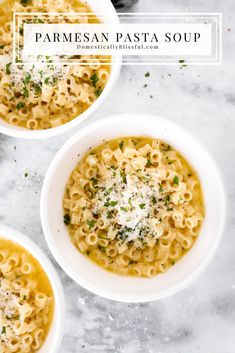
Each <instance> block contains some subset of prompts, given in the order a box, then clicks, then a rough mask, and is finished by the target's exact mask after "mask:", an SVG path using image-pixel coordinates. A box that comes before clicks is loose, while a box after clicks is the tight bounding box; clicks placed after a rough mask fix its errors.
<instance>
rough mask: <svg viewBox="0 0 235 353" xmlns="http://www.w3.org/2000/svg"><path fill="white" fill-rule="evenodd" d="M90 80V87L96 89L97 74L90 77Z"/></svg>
mask: <svg viewBox="0 0 235 353" xmlns="http://www.w3.org/2000/svg"><path fill="white" fill-rule="evenodd" d="M90 80H91V83H92V86H93V87H96V84H97V83H98V81H99V77H98V76H97V74H94V75H92V76H91V78H90Z"/></svg>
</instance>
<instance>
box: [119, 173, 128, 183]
mask: <svg viewBox="0 0 235 353" xmlns="http://www.w3.org/2000/svg"><path fill="white" fill-rule="evenodd" d="M120 175H121V177H122V181H123V183H124V184H127V180H126V174H125V172H123V171H121V172H120Z"/></svg>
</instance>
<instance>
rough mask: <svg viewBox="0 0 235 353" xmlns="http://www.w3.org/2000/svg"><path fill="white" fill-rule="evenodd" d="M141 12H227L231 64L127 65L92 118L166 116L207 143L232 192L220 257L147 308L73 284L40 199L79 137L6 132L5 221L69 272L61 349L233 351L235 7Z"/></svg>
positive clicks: (0, 165)
mask: <svg viewBox="0 0 235 353" xmlns="http://www.w3.org/2000/svg"><path fill="white" fill-rule="evenodd" d="M132 10H133V11H144V12H147V11H155V12H184V11H186V12H188V11H193V12H200V11H202V12H203V11H208V12H209V11H214V12H220V11H221V12H222V13H223V65H221V66H194V67H193V66H192V67H184V68H182V69H180V67H167V66H155V67H131V66H130V67H123V69H122V73H121V76H120V78H119V81H118V84H117V86H116V88H115V89H114V90H113V92H112V94H111V97H110V99H109V101H108V102H106V103H105V104H104V106H103V107H102V108H101V109H99V111H97V113H96V114H95V115H94V116H93V117H92V119H91V120H93V119H98V118H101V117H103V116H106V115H108V114H112V113H122V112H145V113H153V114H158V115H162V116H164V117H166V118H168V119H171V120H173V121H175V122H178V123H180V124H182V125H184V126H185V127H186V128H188V129H189V130H191V131H192V132H193V133H194V134H195V135H196V136H197V137H198V138H199V139H200V140H201V141H202V142H203V143H204V144H205V145H206V146H207V147H208V149H209V150H210V151H211V152H212V153H213V155H214V156H215V158H216V160H217V162H218V164H219V165H220V167H221V169H222V171H223V174H224V178H225V183H226V187H227V190H228V218H227V227H226V230H225V232H224V237H223V240H222V242H221V245H220V247H219V250H218V252H217V254H216V256H215V257H214V259H213V261H212V262H211V263H210V265H209V267H208V269H207V270H206V271H205V272H204V273H203V275H201V277H200V278H199V279H197V280H196V281H195V282H194V283H193V284H192V285H191V286H189V287H188V288H187V289H186V290H184V291H182V292H180V293H178V294H177V295H174V296H172V297H170V298H167V299H165V300H160V301H158V302H152V303H148V304H129V305H128V304H122V303H116V302H111V301H108V300H105V299H102V298H99V297H97V296H95V295H93V294H91V293H89V292H87V291H86V290H84V289H83V288H81V287H79V286H78V285H77V284H76V283H74V282H73V281H72V280H71V279H69V278H68V277H67V276H66V275H65V274H64V272H63V271H62V270H61V269H60V268H59V266H58V265H57V264H56V263H55V261H54V260H53V258H52V256H51V254H50V252H49V250H48V248H47V246H46V243H45V240H44V237H43V233H42V228H41V225H40V216H39V200H40V190H41V186H42V182H43V178H44V176H45V173H46V171H47V168H48V166H49V164H50V162H51V160H52V158H53V156H54V155H55V153H56V151H58V149H59V148H60V147H61V146H62V144H63V143H64V142H65V141H66V140H67V139H68V138H69V137H70V135H71V134H67V135H64V136H61V137H56V138H52V139H49V140H44V141H36V142H34V141H26V140H17V139H14V138H10V137H6V136H3V135H0V222H1V223H4V224H6V225H10V226H12V227H15V228H16V229H18V230H20V231H22V232H24V233H25V234H26V235H28V236H29V237H31V238H32V239H34V240H35V241H36V242H37V243H38V244H39V245H40V246H41V247H42V248H43V250H44V251H45V252H46V253H47V255H48V256H49V257H50V258H51V259H52V261H53V263H54V264H55V266H56V268H57V270H58V272H59V274H60V277H61V279H62V282H63V285H64V288H65V294H66V300H67V306H68V315H67V320H66V330H65V335H64V339H63V344H62V346H61V349H60V351H59V353H98V352H103V353H234V352H235V203H234V199H235V163H234V155H235V89H234V82H235V67H234V62H235V25H234V23H235V2H234V1H233V0H227V1H224V0H207V1H205V0H198V1H196V2H189V1H187V0H178V1H174V0H164V1H160V0H159V1H157V0H140V1H139V3H138V4H137V5H135V7H134V8H133V9H132ZM147 71H149V72H150V77H148V78H146V77H145V72H147ZM144 84H147V87H145V88H144ZM25 173H27V174H28V176H27V177H26V176H25V175H26V174H25ZM215 197H216V195H215Z"/></svg>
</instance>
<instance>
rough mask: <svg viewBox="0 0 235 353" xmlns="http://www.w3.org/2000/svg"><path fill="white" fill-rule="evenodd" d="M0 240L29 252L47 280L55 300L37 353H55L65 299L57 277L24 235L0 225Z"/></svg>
mask: <svg viewBox="0 0 235 353" xmlns="http://www.w3.org/2000/svg"><path fill="white" fill-rule="evenodd" d="M0 238H3V239H8V240H11V241H13V242H14V243H17V244H19V245H21V246H22V247H23V248H25V249H26V250H27V251H28V252H30V253H31V254H32V255H33V256H34V257H35V259H37V260H38V262H39V263H40V265H41V266H42V268H43V270H44V271H45V273H46V274H47V276H48V278H49V281H50V283H51V286H52V289H53V292H54V299H55V309H54V317H53V321H52V325H51V328H50V331H49V333H48V336H47V339H46V341H45V343H44V344H43V346H42V347H41V349H40V350H39V351H38V353H56V352H57V351H58V348H59V346H60V343H61V340H62V337H63V334H64V321H65V298H64V291H63V288H62V284H61V282H60V279H59V276H58V274H57V272H56V270H55V268H54V267H53V265H52V264H51V262H50V261H49V260H48V258H47V257H46V255H45V254H44V253H43V251H42V250H41V249H40V248H39V246H38V245H36V244H35V243H34V242H33V241H32V240H31V239H30V238H28V237H26V236H25V235H24V234H22V233H20V232H18V231H16V230H14V229H12V228H9V227H6V226H4V225H2V224H0Z"/></svg>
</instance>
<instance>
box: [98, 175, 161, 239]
mask: <svg viewBox="0 0 235 353" xmlns="http://www.w3.org/2000/svg"><path fill="white" fill-rule="evenodd" d="M124 179H125V180H124ZM158 183H159V176H158V173H157V171H156V170H153V171H151V172H150V171H139V172H138V173H137V174H127V175H125V176H124V175H123V171H121V170H119V169H117V170H112V169H110V170H108V171H107V177H106V178H105V180H104V181H101V182H99V184H98V187H99V190H98V192H97V193H96V195H95V196H94V199H93V201H92V204H93V210H94V213H102V212H103V210H104V209H105V208H106V209H107V211H108V213H110V212H112V217H111V214H110V219H109V223H110V224H111V227H113V229H114V230H115V228H117V227H115V225H118V226H119V228H120V229H119V233H120V234H121V235H122V234H123V233H125V241H132V240H136V239H139V238H140V237H143V236H144V235H147V233H148V235H151V236H152V237H154V238H158V237H159V234H158V231H157V229H156V228H155V227H152V223H153V216H154V212H155V210H156V208H157V207H159V206H160V207H161V205H160V203H158V204H155V200H158V199H159V190H158V189H159V186H158ZM153 201H154V202H153ZM154 222H155V225H156V224H158V223H160V222H158V221H156V218H155V219H154Z"/></svg>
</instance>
